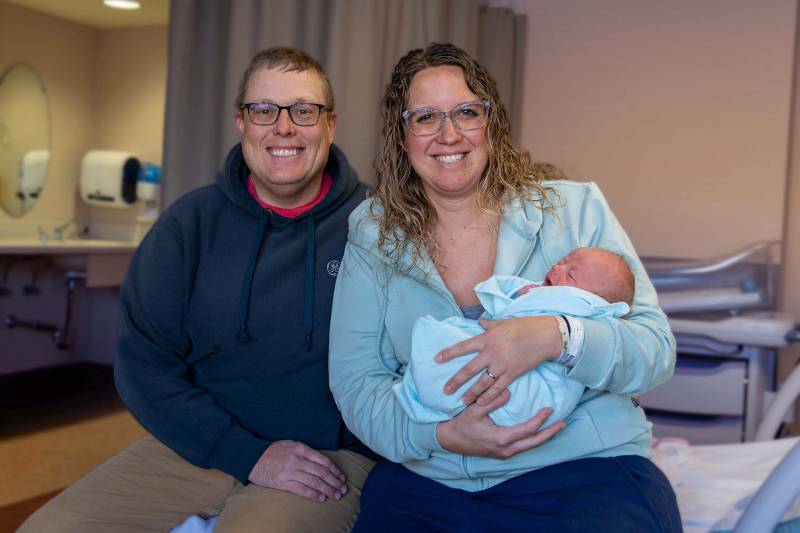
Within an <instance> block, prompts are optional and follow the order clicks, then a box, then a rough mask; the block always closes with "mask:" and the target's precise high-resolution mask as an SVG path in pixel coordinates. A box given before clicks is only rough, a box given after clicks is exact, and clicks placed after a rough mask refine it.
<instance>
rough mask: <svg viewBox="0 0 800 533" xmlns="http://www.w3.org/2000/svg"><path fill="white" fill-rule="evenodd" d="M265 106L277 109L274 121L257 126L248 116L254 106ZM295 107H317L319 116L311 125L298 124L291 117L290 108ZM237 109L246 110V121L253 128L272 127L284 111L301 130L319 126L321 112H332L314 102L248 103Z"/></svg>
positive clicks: (323, 105) (325, 106) (328, 108)
mask: <svg viewBox="0 0 800 533" xmlns="http://www.w3.org/2000/svg"><path fill="white" fill-rule="evenodd" d="M265 104H266V105H271V106H274V107H277V108H278V112H277V113H275V120H273V121H272V122H269V123H266V124H259V123H258V122H256V121H254V120H253V117H252V115H250V110H251V109H252V108H253V106H255V105H265ZM297 105H313V106H315V107H317V108H318V109H319V114H318V115H317V120H316V121H315V122H314V123H313V124H298V123H297V121H296V120H295V119H294V117H293V116H292V107H294V106H297ZM239 109H246V110H247V120H249V121H250V123H251V124H253V125H255V126H272V125H273V124H275V123H276V122H278V119H279V118H281V111H283V110H284V109H285V110H286V113H288V115H289V120H291V121H292V124H294V125H295V126H300V127H301V128H303V127H311V126H316V125H317V124H319V119H320V117H322V112H323V111H333V109H331V108H330V107H328V106H327V105H326V104H315V103H314V102H295V103H293V104H291V105H278V104H275V103H272V102H248V103H244V104H242V105H240V106H239Z"/></svg>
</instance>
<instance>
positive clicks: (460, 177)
mask: <svg viewBox="0 0 800 533" xmlns="http://www.w3.org/2000/svg"><path fill="white" fill-rule="evenodd" d="M478 100H480V98H479V97H478V96H477V95H476V94H475V93H473V92H472V91H471V90H470V89H469V87H467V83H466V82H465V81H464V74H463V71H462V70H461V68H460V67H457V66H450V65H448V66H441V67H430V68H426V69H425V70H421V71H420V72H418V73H417V74H415V75H414V77H413V78H412V79H411V85H410V86H409V91H408V102H407V105H406V109H416V108H420V107H427V108H434V109H438V110H440V111H444V112H448V111H450V110H451V109H453V108H455V107H457V106H459V105H461V104H464V103H467V102H475V101H478ZM404 145H405V150H406V153H407V154H408V158H409V161H410V162H411V166H412V167H414V171H416V173H417V175H418V176H419V177H420V179H421V180H422V185H423V187H424V189H425V192H426V194H427V195H428V197H429V198H432V199H433V198H434V197H439V198H459V197H466V196H469V195H475V194H476V193H477V188H478V181H479V180H480V177H481V175H482V174H483V171H484V169H485V168H486V165H487V163H488V161H489V152H488V146H487V142H486V127H485V126H484V127H481V128H478V129H475V130H469V131H461V130H459V129H457V128H456V127H455V126H454V125H453V122H452V120H450V118H449V117H445V120H444V125H443V126H442V129H441V130H439V132H438V133H435V134H433V135H424V136H422V135H414V134H412V133H411V132H409V131H408V128H406V130H405V141H404Z"/></svg>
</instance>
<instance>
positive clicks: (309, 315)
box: [303, 216, 317, 352]
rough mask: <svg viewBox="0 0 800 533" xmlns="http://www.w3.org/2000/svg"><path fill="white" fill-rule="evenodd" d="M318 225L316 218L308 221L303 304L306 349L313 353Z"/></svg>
mask: <svg viewBox="0 0 800 533" xmlns="http://www.w3.org/2000/svg"><path fill="white" fill-rule="evenodd" d="M316 233H317V228H316V223H315V222H314V217H313V216H310V217H308V220H307V221H306V293H305V301H304V302H303V333H304V334H305V348H306V351H307V352H310V351H311V348H312V345H313V344H312V341H311V335H312V334H313V333H314V265H315V264H316V255H317V242H316Z"/></svg>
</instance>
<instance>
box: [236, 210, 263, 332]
mask: <svg viewBox="0 0 800 533" xmlns="http://www.w3.org/2000/svg"><path fill="white" fill-rule="evenodd" d="M268 226H269V216H267V215H266V214H264V215H263V216H261V217H260V218H259V219H258V229H257V230H256V238H255V241H254V242H253V248H252V249H251V251H250V259H248V261H247V268H246V269H245V271H244V278H243V279H242V290H241V293H240V296H239V333H237V334H236V340H237V341H239V344H244V343H246V342H249V341H250V335H249V334H248V333H247V313H248V312H249V308H250V289H251V288H252V286H253V275H254V274H255V270H256V262H257V260H258V253H259V252H260V251H261V243H262V241H263V240H264V234H265V233H266V232H267V227H268Z"/></svg>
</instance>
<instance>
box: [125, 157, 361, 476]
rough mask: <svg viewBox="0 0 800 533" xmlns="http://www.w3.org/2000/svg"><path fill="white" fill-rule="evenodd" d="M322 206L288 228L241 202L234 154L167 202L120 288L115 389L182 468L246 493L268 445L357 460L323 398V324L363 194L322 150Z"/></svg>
mask: <svg viewBox="0 0 800 533" xmlns="http://www.w3.org/2000/svg"><path fill="white" fill-rule="evenodd" d="M326 170H327V171H328V173H330V175H331V176H332V177H333V183H332V185H331V189H330V191H329V192H328V194H327V196H326V197H325V199H324V200H323V201H322V202H321V203H320V204H319V205H317V206H315V207H314V208H313V209H312V210H310V211H308V212H306V213H304V214H303V215H301V216H299V217H297V218H293V219H288V218H284V217H281V216H279V215H276V214H274V213H271V212H270V211H267V210H265V209H263V208H262V207H260V206H259V205H258V203H257V202H256V201H255V200H254V199H253V198H252V197H251V196H250V194H249V193H248V191H247V187H246V183H247V181H246V180H247V176H248V175H249V173H250V171H249V169H248V168H247V165H246V163H245V161H244V158H243V156H242V149H241V146H240V145H237V146H236V147H234V149H233V150H231V152H230V154H229V155H228V157H227V160H226V161H225V166H224V168H223V169H222V171H221V172H220V173H219V175H218V176H217V182H216V184H215V185H210V186H208V187H203V188H200V189H197V190H195V191H193V192H191V193H189V194H187V195H186V196H184V197H183V198H181V199H179V200H178V201H176V202H175V203H174V204H173V205H172V206H171V207H170V208H169V209H168V210H167V211H166V212H165V213H164V214H163V215H162V216H161V217H160V218H159V220H158V222H156V224H155V225H154V226H153V228H152V229H151V231H150V232H149V233H148V234H147V236H146V237H145V239H144V240H143V241H142V243H141V245H140V246H139V249H138V250H137V252H136V254H135V256H134V258H133V261H132V263H131V265H130V268H129V270H128V273H127V276H126V278H125V282H124V284H123V287H122V293H121V303H122V331H121V336H120V339H119V343H118V355H117V362H116V367H115V377H116V384H117V389H118V390H119V393H120V395H121V396H122V399H123V400H124V401H125V403H126V405H127V406H128V408H129V409H130V411H131V412H132V413H133V415H134V416H135V417H136V419H137V420H138V421H139V422H140V423H141V424H142V425H143V426H144V427H145V429H147V430H148V431H149V432H150V433H152V434H153V435H154V436H155V437H156V438H158V439H159V440H160V441H161V442H163V443H164V444H165V445H167V446H168V447H170V448H171V449H173V450H174V451H175V452H177V453H178V454H179V455H181V456H182V457H183V458H184V459H186V460H187V461H189V462H191V463H193V464H195V465H197V466H200V467H204V468H217V469H219V470H222V471H223V472H226V473H228V474H230V475H232V476H234V477H235V478H237V479H239V480H240V481H242V482H246V480H247V476H248V474H249V473H250V470H251V469H252V467H253V465H255V463H256V462H257V461H258V459H259V457H260V456H261V454H262V453H263V452H264V450H265V449H266V448H267V446H269V444H270V443H272V442H273V441H276V440H284V439H290V440H298V441H301V442H304V443H306V444H308V445H309V446H311V447H312V448H316V449H329V450H333V449H338V448H340V447H345V448H351V449H354V450H357V451H359V452H362V453H365V450H366V448H364V447H363V445H362V444H361V443H360V442H358V440H357V439H355V437H353V436H352V434H350V433H349V432H348V431H347V429H346V428H345V426H344V424H343V423H342V419H341V416H340V415H339V412H338V411H337V409H336V405H335V404H334V402H333V398H332V397H331V393H330V391H329V389H328V362H327V361H328V327H329V326H328V324H329V321H330V314H331V300H332V298H333V288H334V284H335V281H336V274H337V272H338V266H339V261H340V260H341V257H342V253H343V250H344V245H345V241H346V239H347V216H348V215H349V214H350V212H351V211H352V210H353V209H354V208H355V207H356V206H357V205H358V204H359V203H360V202H361V201H362V200H363V199H364V198H365V196H366V191H367V189H366V186H364V185H363V184H360V183H359V182H358V176H357V175H356V173H355V171H354V170H353V169H352V168H351V167H350V165H349V164H348V162H347V159H346V158H345V157H344V154H343V153H342V152H341V151H340V150H339V149H338V148H337V147H336V146H331V151H330V156H329V159H328V163H327V167H326Z"/></svg>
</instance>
